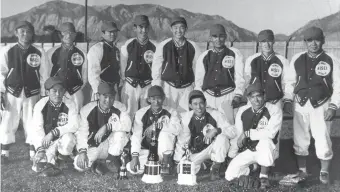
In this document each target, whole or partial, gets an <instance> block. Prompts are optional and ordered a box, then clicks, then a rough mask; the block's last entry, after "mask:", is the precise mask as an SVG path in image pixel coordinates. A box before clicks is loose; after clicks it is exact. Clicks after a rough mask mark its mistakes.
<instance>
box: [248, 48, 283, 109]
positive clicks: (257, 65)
mask: <svg viewBox="0 0 340 192" xmlns="http://www.w3.org/2000/svg"><path fill="white" fill-rule="evenodd" d="M288 67H289V63H288V60H287V59H286V58H284V57H283V56H281V55H279V54H277V53H272V54H271V55H269V56H268V57H266V56H264V55H263V54H261V53H256V54H254V55H252V56H250V57H249V58H248V59H247V60H246V64H245V67H244V73H245V79H246V84H247V85H249V84H254V83H260V84H261V87H262V89H263V91H264V92H265V95H266V100H267V101H270V102H273V103H276V102H277V101H279V100H280V99H281V98H282V97H283V95H284V90H285V84H286V76H287V74H286V73H287V70H288Z"/></svg>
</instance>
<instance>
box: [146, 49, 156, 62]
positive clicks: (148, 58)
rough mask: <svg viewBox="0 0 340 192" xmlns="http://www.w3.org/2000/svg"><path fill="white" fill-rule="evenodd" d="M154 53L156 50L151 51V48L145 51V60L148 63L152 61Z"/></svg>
mask: <svg viewBox="0 0 340 192" xmlns="http://www.w3.org/2000/svg"><path fill="white" fill-rule="evenodd" d="M153 54H154V52H153V51H151V50H147V51H145V53H144V60H145V62H146V63H148V64H150V63H152V60H153Z"/></svg>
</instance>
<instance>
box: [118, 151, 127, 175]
mask: <svg viewBox="0 0 340 192" xmlns="http://www.w3.org/2000/svg"><path fill="white" fill-rule="evenodd" d="M126 156H127V154H126V153H125V151H123V153H122V154H121V156H120V160H121V162H122V165H121V166H120V168H119V175H118V179H119V180H124V179H127V174H126V173H127V171H126Z"/></svg>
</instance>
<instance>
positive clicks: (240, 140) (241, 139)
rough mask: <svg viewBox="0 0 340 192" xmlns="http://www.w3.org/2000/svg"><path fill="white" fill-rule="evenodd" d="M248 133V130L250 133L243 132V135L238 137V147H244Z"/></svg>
mask: <svg viewBox="0 0 340 192" xmlns="http://www.w3.org/2000/svg"><path fill="white" fill-rule="evenodd" d="M246 134H249V131H248V133H244V134H241V136H240V137H239V138H238V140H237V146H238V148H241V147H243V145H244V143H245V139H247V137H246Z"/></svg>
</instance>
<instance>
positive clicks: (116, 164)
mask: <svg viewBox="0 0 340 192" xmlns="http://www.w3.org/2000/svg"><path fill="white" fill-rule="evenodd" d="M121 165H122V163H121V160H120V156H113V159H111V161H110V162H108V163H107V168H108V169H109V170H110V172H112V173H118V174H119V169H120V166H121Z"/></svg>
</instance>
